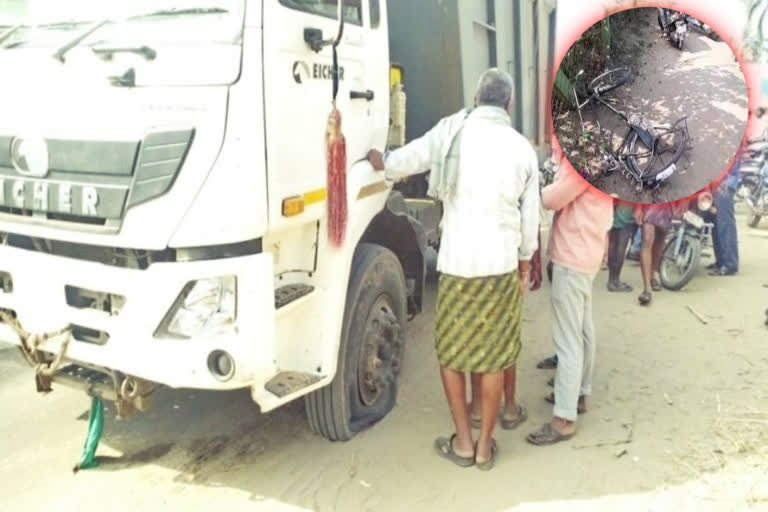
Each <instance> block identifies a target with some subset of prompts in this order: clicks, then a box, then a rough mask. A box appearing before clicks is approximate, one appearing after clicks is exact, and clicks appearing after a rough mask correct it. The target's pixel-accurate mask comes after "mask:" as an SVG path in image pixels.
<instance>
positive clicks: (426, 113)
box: [387, 0, 465, 141]
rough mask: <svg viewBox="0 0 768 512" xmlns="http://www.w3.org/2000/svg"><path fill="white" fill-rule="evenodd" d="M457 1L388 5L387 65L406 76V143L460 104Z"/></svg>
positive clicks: (390, 1) (407, 0) (405, 0)
mask: <svg viewBox="0 0 768 512" xmlns="http://www.w3.org/2000/svg"><path fill="white" fill-rule="evenodd" d="M458 1H460V0H387V7H388V13H389V35H390V37H389V52H390V60H391V61H392V62H393V63H398V64H400V65H402V66H403V68H404V71H405V92H406V94H407V97H408V104H407V114H406V116H407V117H406V140H408V141H410V140H413V139H414V138H417V137H420V136H422V135H424V133H426V132H427V130H429V129H430V128H432V126H434V125H435V123H437V121H439V120H440V119H441V118H442V117H444V116H446V115H448V114H451V113H454V112H456V111H458V110H459V109H460V108H461V107H462V106H463V104H464V89H463V77H462V65H461V40H460V37H459V18H458V12H459V11H458V6H457V3H458ZM461 1H465V0H461Z"/></svg>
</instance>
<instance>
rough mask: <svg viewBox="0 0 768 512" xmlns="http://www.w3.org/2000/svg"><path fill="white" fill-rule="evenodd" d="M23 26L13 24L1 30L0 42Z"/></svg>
mask: <svg viewBox="0 0 768 512" xmlns="http://www.w3.org/2000/svg"><path fill="white" fill-rule="evenodd" d="M23 26H24V25H15V26H13V27H11V28H9V29H8V30H6V31H5V32H3V33H2V34H0V44H3V43H4V42H5V41H7V40H8V38H9V37H11V36H12V35H13V34H15V33H16V31H17V30H19V29H20V28H21V27H23Z"/></svg>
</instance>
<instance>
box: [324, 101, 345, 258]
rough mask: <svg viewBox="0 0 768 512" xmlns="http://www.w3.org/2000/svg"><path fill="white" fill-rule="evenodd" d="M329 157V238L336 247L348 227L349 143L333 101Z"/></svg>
mask: <svg viewBox="0 0 768 512" xmlns="http://www.w3.org/2000/svg"><path fill="white" fill-rule="evenodd" d="M325 142H326V151H327V159H328V162H327V163H328V239H329V240H330V242H331V245H333V246H334V247H341V245H342V244H343V243H344V233H345V232H346V229H347V143H346V140H344V135H343V134H342V133H341V113H340V112H339V111H338V109H337V108H336V102H335V101H334V102H333V109H332V110H331V115H330V116H328V131H327V132H326V135H325Z"/></svg>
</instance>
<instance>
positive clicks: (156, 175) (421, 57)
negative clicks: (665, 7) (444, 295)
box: [0, 0, 555, 440]
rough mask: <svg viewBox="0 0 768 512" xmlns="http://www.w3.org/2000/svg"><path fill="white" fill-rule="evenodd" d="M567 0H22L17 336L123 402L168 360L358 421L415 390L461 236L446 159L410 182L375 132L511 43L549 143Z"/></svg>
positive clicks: (16, 137) (17, 16)
mask: <svg viewBox="0 0 768 512" xmlns="http://www.w3.org/2000/svg"><path fill="white" fill-rule="evenodd" d="M338 13H342V16H341V18H342V19H341V20H339V17H340V16H339V14H338ZM554 20H555V3H554V1H547V0H418V1H414V0H389V1H385V0H204V1H200V0H152V1H151V2H150V1H146V0H139V1H133V2H115V1H112V0H110V1H83V0H56V1H51V0H48V1H41V0H38V1H33V0H28V1H24V0H8V1H7V2H2V3H0V69H3V74H2V79H1V80H0V320H2V323H0V340H2V341H4V342H8V343H12V344H15V345H17V346H18V347H19V349H20V350H21V353H22V354H23V356H24V357H25V359H26V360H27V361H28V362H29V364H30V365H31V367H32V368H33V373H34V375H35V379H36V383H37V389H38V391H41V392H45V391H50V390H51V388H52V385H53V386H55V385H59V384H60V385H65V386H72V387H76V388H79V389H83V390H85V391H86V392H87V393H88V394H89V395H92V396H97V397H100V398H102V399H105V400H110V401H114V402H115V403H116V407H117V412H118V417H125V416H127V415H129V414H131V413H132V412H133V411H134V410H145V409H146V408H147V407H148V406H149V404H150V401H149V399H150V397H151V395H152V393H153V392H154V391H155V390H156V389H158V388H159V387H161V386H167V387H171V388H197V389H208V390H220V391H222V392H224V391H227V390H234V389H243V388H247V389H249V390H250V394H251V396H252V397H253V400H254V402H256V404H258V406H259V407H260V409H261V411H264V412H267V411H270V410H272V409H275V408H277V407H279V406H281V405H283V404H286V403H288V402H291V401H292V400H295V399H297V398H300V397H304V399H305V402H306V410H307V416H308V419H309V424H310V425H311V428H312V429H313V430H314V431H315V432H317V433H318V434H320V435H322V436H324V437H326V438H328V439H330V440H348V439H350V438H351V437H352V436H354V435H355V433H356V432H358V431H360V430H361V429H363V428H365V427H366V426H368V425H371V424H373V423H375V422H376V421H378V420H380V419H381V418H383V417H384V416H385V415H386V414H387V413H388V412H389V411H390V410H391V409H392V407H393V406H394V405H395V401H396V395H397V390H398V375H399V373H400V371H401V369H402V367H403V364H404V354H405V348H406V340H407V336H406V327H407V324H408V321H409V319H410V318H412V317H413V316H414V315H416V314H418V313H420V312H421V310H422V307H423V302H424V294H425V274H426V263H425V259H426V251H427V249H428V246H429V245H433V246H434V247H437V246H438V242H439V229H438V222H439V212H440V208H439V205H437V204H435V203H434V202H432V201H430V200H429V199H428V198H426V197H425V191H426V186H425V183H426V182H425V178H424V176H418V177H415V178H413V179H411V180H409V181H407V182H404V183H399V184H397V185H393V184H392V183H390V182H388V181H386V180H385V178H384V174H383V173H381V172H376V171H374V170H373V168H372V167H371V165H370V164H369V163H368V162H367V161H366V160H365V156H366V154H367V152H368V150H369V149H371V148H377V149H380V150H383V149H384V148H385V147H387V146H390V147H396V146H400V145H402V144H405V143H406V142H407V141H409V140H412V139H414V138H416V137H419V136H421V135H422V134H424V133H425V132H426V131H427V130H428V129H429V128H431V126H432V125H433V124H434V123H435V122H437V121H438V120H439V119H440V118H441V117H443V116H445V115H449V114H452V113H454V112H456V111H458V110H459V109H460V108H462V107H465V106H471V104H472V100H473V96H474V88H475V84H476V82H477V79H478V77H479V76H480V74H481V73H482V72H483V71H484V70H485V69H487V68H489V67H499V68H501V69H505V70H508V71H509V72H510V73H511V74H512V76H513V77H514V78H515V82H516V84H515V97H514V101H515V115H514V116H513V123H514V125H515V127H516V128H517V129H518V130H519V131H521V132H522V133H523V134H525V135H526V136H527V137H528V138H529V139H530V140H531V142H532V144H534V146H535V147H536V148H537V149H538V150H539V151H540V155H541V156H542V158H544V157H545V156H546V154H547V144H548V137H547V134H548V132H549V130H548V124H549V123H548V114H547V113H548V112H549V108H548V105H547V104H548V100H549V98H548V97H547V91H548V83H549V82H550V79H549V77H551V74H552V68H553V52H554V41H553V37H554ZM334 89H335V91H336V93H337V94H336V98H335V102H334V103H333V105H335V108H336V109H337V110H338V112H339V114H340V116H341V130H342V133H343V135H344V137H345V140H346V166H345V168H344V169H343V171H344V176H345V181H346V199H345V200H344V201H345V202H344V203H343V204H344V205H345V206H346V223H345V224H344V225H343V233H342V234H343V240H342V242H341V243H340V244H332V243H330V241H329V236H328V226H329V223H328V201H329V196H330V193H331V192H330V191H329V188H330V187H329V182H328V181H329V180H328V158H327V156H328V155H327V152H326V150H327V148H326V131H327V129H328V120H329V113H330V112H331V109H332V97H333V96H332V95H333V91H334Z"/></svg>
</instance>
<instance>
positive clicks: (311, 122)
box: [263, 0, 389, 232]
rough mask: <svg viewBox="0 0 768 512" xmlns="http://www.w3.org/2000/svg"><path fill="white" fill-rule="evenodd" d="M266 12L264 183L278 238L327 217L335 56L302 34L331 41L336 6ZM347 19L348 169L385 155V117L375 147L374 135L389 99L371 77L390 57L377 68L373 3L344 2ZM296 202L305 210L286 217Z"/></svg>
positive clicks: (342, 60)
mask: <svg viewBox="0 0 768 512" xmlns="http://www.w3.org/2000/svg"><path fill="white" fill-rule="evenodd" d="M263 5H264V7H263V8H264V17H263V20H264V91H265V106H264V107H265V122H266V127H265V128H266V154H267V176H268V178H267V180H268V190H269V216H270V231H272V232H275V231H279V230H281V229H284V228H288V227H290V226H297V225H299V224H305V223H307V222H312V221H314V220H317V219H319V218H321V217H323V216H324V215H325V203H324V199H325V188H326V148H325V133H326V129H327V123H328V114H329V113H330V111H331V100H332V84H333V81H332V71H333V68H332V63H333V57H332V49H331V47H330V46H325V47H324V48H323V49H322V50H320V51H319V52H315V51H313V50H312V49H311V48H310V46H309V44H308V43H307V42H306V41H305V36H304V34H305V30H308V29H314V30H319V31H321V32H322V37H323V39H324V40H327V39H332V38H334V37H336V34H337V32H338V21H337V19H336V18H337V15H336V14H337V3H336V0H314V1H306V0H269V1H265V2H264V4H263ZM344 16H345V26H344V35H343V38H342V41H341V43H340V44H339V45H338V48H337V54H338V63H339V66H340V70H339V73H340V81H339V92H338V96H337V98H336V105H337V107H338V109H339V111H340V112H341V117H342V131H343V133H344V135H345V137H346V142H347V162H348V166H352V164H354V162H356V161H358V160H360V159H362V158H363V157H364V156H365V155H366V153H367V151H368V150H369V149H370V148H371V147H374V145H375V144H376V143H378V144H376V145H377V146H382V148H383V139H385V138H386V127H387V118H386V117H385V118H384V120H383V122H384V125H383V126H384V135H383V136H381V135H379V137H378V139H381V140H377V137H376V136H375V135H374V134H375V132H376V127H377V126H379V125H381V122H382V120H381V119H375V116H374V113H375V112H376V110H377V109H376V108H374V106H375V105H377V104H378V105H381V103H379V102H382V101H383V102H384V108H385V109H386V108H387V106H388V104H389V98H388V94H387V90H385V91H384V93H383V94H382V93H381V92H379V91H380V89H379V90H376V87H375V86H374V84H373V78H372V77H371V76H370V70H371V69H376V68H379V67H380V68H381V69H382V71H383V73H384V74H386V73H387V69H388V62H387V60H386V59H387V58H388V54H387V53H385V54H384V55H383V58H384V60H383V61H379V59H380V58H381V56H380V55H378V54H377V55H371V54H370V53H369V50H370V45H369V42H370V37H371V30H372V29H371V28H370V20H369V17H370V13H369V2H368V0H344ZM383 30H384V31H386V28H385V27H384V29H383ZM379 31H381V29H379ZM379 37H381V36H379ZM384 37H386V35H385V36H384ZM385 41H386V40H385ZM376 46H377V47H378V46H381V45H380V44H377V45H376ZM385 51H386V46H385ZM384 80H386V77H385V78H384ZM379 110H380V109H379ZM385 114H386V115H387V116H388V111H387V112H385ZM379 132H381V129H379ZM296 196H304V197H305V211H304V212H303V213H302V214H300V215H298V216H296V217H290V218H289V217H285V216H283V213H282V202H283V200H284V199H286V198H289V197H296Z"/></svg>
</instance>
